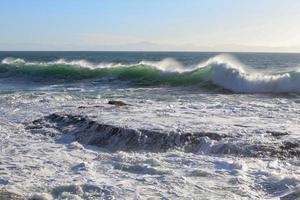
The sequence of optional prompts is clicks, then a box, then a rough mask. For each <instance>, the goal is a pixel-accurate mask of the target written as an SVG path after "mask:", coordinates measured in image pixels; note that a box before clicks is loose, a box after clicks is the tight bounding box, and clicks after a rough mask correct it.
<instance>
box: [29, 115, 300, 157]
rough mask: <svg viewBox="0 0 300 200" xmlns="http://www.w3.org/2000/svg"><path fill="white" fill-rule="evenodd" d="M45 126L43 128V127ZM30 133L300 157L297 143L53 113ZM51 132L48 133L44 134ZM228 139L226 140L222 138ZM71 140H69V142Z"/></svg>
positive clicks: (140, 146) (115, 144) (139, 146)
mask: <svg viewBox="0 0 300 200" xmlns="http://www.w3.org/2000/svg"><path fill="white" fill-rule="evenodd" d="M44 128H46V129H44ZM27 129H30V131H31V132H32V133H39V134H44V135H47V136H51V137H61V135H63V134H67V135H71V136H72V138H73V140H72V141H77V142H79V143H80V144H83V145H95V146H98V147H103V148H107V149H109V150H112V151H118V150H122V151H136V150H146V151H152V152H165V151H167V150H170V149H180V150H183V151H185V152H192V153H198V152H199V153H200V152H201V153H208V154H233V155H241V156H251V157H265V156H271V157H278V158H280V159H285V158H295V157H297V158H298V157H300V142H299V141H294V142H283V143H282V142H280V141H278V142H274V143H272V144H271V143H270V144H264V143H259V142H258V143H247V142H246V143H243V142H234V141H233V139H234V138H231V136H229V135H225V134H218V133H211V132H195V133H186V132H183V133H181V132H180V133H179V132H159V131H153V130H145V129H130V128H124V127H118V126H114V125H108V124H102V123H100V122H98V121H94V120H92V119H90V118H89V117H86V116H81V115H71V114H65V113H54V114H51V115H48V116H46V117H44V118H42V119H38V120H35V121H33V122H32V123H31V124H29V125H28V126H27ZM47 131H50V133H47ZM226 138H227V140H225V139H226ZM72 141H71V142H72Z"/></svg>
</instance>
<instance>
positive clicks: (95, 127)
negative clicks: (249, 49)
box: [0, 55, 300, 199]
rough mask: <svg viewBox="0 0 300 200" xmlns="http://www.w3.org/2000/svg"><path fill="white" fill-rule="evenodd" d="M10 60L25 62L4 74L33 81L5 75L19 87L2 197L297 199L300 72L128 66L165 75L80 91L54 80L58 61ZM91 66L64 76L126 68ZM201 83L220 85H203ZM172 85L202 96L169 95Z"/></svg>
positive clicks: (6, 100)
mask: <svg viewBox="0 0 300 200" xmlns="http://www.w3.org/2000/svg"><path fill="white" fill-rule="evenodd" d="M6 57H8V56H6ZM6 57H5V58H6ZM10 57H19V60H18V61H16V60H15V59H13V60H9V61H8V60H7V59H6V60H5V62H4V61H2V64H3V65H4V66H3V67H8V66H9V67H12V68H14V67H15V69H22V70H23V69H26V70H27V68H26V67H28V66H29V67H31V68H30V70H32V69H34V70H33V71H31V72H30V73H28V70H27V71H26V70H25V71H24V70H23V71H22V73H24V72H26V73H27V74H26V76H25V74H21V73H20V74H17V75H16V76H14V77H13V76H11V71H1V72H2V74H1V77H2V80H3V81H4V80H9V81H10V82H3V81H2V82H3V84H2V85H1V95H0V105H1V106H0V113H1V114H0V136H1V137H0V138H1V140H0V142H1V144H0V146H1V154H0V172H1V173H0V187H1V188H2V189H5V190H8V191H11V192H14V193H18V194H19V195H20V196H25V197H35V198H40V199H42V198H44V199H148V198H154V199H199V198H202V197H206V198H208V199H278V198H280V197H281V198H283V199H296V198H299V187H300V185H299V184H300V170H299V166H300V163H299V155H300V149H299V139H300V138H299V130H300V126H299V124H300V123H299V122H300V121H299V119H300V118H299V115H300V112H299V110H300V105H299V103H300V96H299V95H298V94H297V78H295V77H294V75H290V76H288V75H287V74H291V71H297V67H291V68H287V69H278V70H275V71H274V69H271V70H262V69H259V68H255V69H253V68H251V67H250V65H245V64H242V63H243V62H242V61H237V59H234V58H232V57H231V56H211V58H207V59H203V60H202V61H195V62H194V63H192V64H189V65H188V64H183V63H181V62H180V61H175V60H178V59H179V60H180V59H182V58H181V57H179V58H172V59H171V60H170V59H167V60H164V59H159V60H158V61H142V60H136V62H132V63H133V64H132V65H131V64H122V65H126V68H131V67H135V66H136V64H134V63H140V64H141V63H142V62H144V63H143V65H146V66H149V67H155V66H158V67H157V68H155V69H156V70H158V71H159V72H160V73H159V74H158V75H156V74H155V76H151V77H150V78H149V76H144V77H143V79H142V80H140V79H137V76H138V75H140V72H138V73H136V70H137V69H136V70H134V73H133V72H130V73H129V74H128V71H126V72H124V73H125V75H126V76H125V75H124V74H122V75H123V76H119V77H118V76H116V74H113V76H112V77H113V78H107V76H106V77H103V76H101V77H99V76H96V77H94V76H93V77H90V76H88V79H86V78H83V79H81V78H78V79H76V81H70V80H71V79H70V77H67V78H66V77H65V76H57V72H52V71H51V70H50V68H51V67H54V68H55V67H56V69H55V70H58V71H60V70H61V69H58V68H57V64H53V63H58V61H59V59H56V58H55V59H54V60H52V61H34V60H30V61H28V58H27V59H26V58H23V57H22V56H20V55H19V56H17V55H15V56H12V55H11V56H10ZM5 58H3V59H5ZM184 58H185V57H184ZM254 58H255V56H254ZM271 58H273V57H271ZM283 58H284V56H283ZM20 59H23V61H21V60H20ZM61 59H65V58H61ZM257 59H258V58H257ZM274 59H275V58H274ZM67 60H68V59H65V61H67ZM74 60H81V61H82V60H83V59H82V58H80V59H77V57H76V59H73V61H74ZM143 60H145V59H143ZM73 61H67V62H73ZM59 62H64V61H62V60H60V61H59ZM88 62H90V64H87V63H85V64H87V65H93V66H92V67H91V66H84V65H83V64H79V63H76V64H74V63H73V64H71V63H67V64H66V63H59V65H62V64H63V65H66V66H64V68H63V69H65V67H70V68H72V67H79V69H81V68H84V69H87V70H89V71H88V73H90V72H91V73H95V71H93V70H98V68H99V67H98V68H97V67H95V66H97V65H99V64H95V63H117V64H118V63H122V62H108V61H107V60H104V61H103V62H95V61H88ZM145 62H148V63H145ZM33 63H34V64H33ZM42 63H43V64H42ZM91 63H94V64H91ZM262 63H263V62H262ZM257 64H259V62H257ZM32 65H39V66H38V67H40V68H42V69H41V71H43V70H44V68H43V67H46V69H47V70H48V71H47V73H45V74H47V76H44V77H43V79H32V77H34V76H36V75H41V74H44V72H43V73H41V71H39V70H38V69H39V68H38V67H37V66H34V67H33V68H32ZM110 65H111V66H113V64H110ZM172 65H174V66H175V67H174V68H172V67H171V66H172ZM295 66H296V64H295ZM120 67H121V66H117V67H111V68H117V69H119V68H120ZM105 68H110V67H105ZM15 69H14V70H15ZM76 69H77V68H76ZM101 69H102V68H101ZM138 69H141V68H138ZM208 69H210V70H209V72H207V71H206V70H208ZM1 70H2V69H1ZM49 70H50V71H49ZM199 70H200V71H199ZM201 70H204V71H201ZM75 71H76V73H77V70H75ZM146 71H147V70H146ZM14 72H17V73H19V72H20V71H18V70H17V71H14ZM60 72H61V71H60ZM62 72H63V74H64V75H66V74H68V73H69V72H70V71H67V72H68V73H66V74H65V73H64V71H63V70H62ZM142 72H144V69H143V68H142ZM147 72H149V71H147ZM151 72H152V71H151ZM155 72H156V71H155ZM199 72H200V74H201V75H200V76H199V75H197V76H196V78H202V79H203V81H207V79H209V81H210V83H212V85H211V84H209V85H206V84H204V85H202V83H203V81H201V82H200V83H201V84H200V85H199V82H194V77H193V76H195V75H193V73H199ZM70 73H71V75H72V76H73V77H78V76H77V75H76V73H75V72H74V73H73V71H71V72H70ZM78 73H79V74H80V73H86V71H83V72H82V71H81V72H78ZM101 73H102V72H101ZM122 73H123V72H122ZM161 73H163V74H161ZM49 74H50V75H49ZM53 74H54V75H55V76H56V77H55V79H53V80H54V81H53V80H50V78H52V77H53ZM75 75H76V76H75ZM117 75H118V74H117ZM119 75H120V74H119ZM129 75H130V76H129ZM72 76H71V78H73V77H72ZM170 76H177V78H178V77H179V79H176V81H178V80H180V81H179V83H182V81H186V80H188V81H189V82H190V83H192V84H188V85H186V84H177V85H176V84H175V85H174V84H170V83H172V82H171V81H170V79H166V78H165V77H170ZM190 76H192V77H193V78H192V79H191V77H190ZM286 76H287V77H286ZM49 77H50V78H49ZM120 77H121V79H120ZM128 77H129V78H130V79H129V78H128ZM153 77H158V78H159V80H161V79H164V80H165V81H164V82H159V84H157V83H155V84H153V82H149V80H150V79H153ZM184 77H188V78H184ZM29 78H31V80H29ZM103 78H104V79H103ZM126 78H127V79H126ZM147 78H149V80H148V79H147ZM12 80H17V81H15V82H13V81H12ZM145 80H146V81H147V83H149V84H147V85H146V86H144V85H140V84H138V83H141V81H145ZM168 83H169V84H168ZM176 83H177V82H176ZM195 83H196V84H195ZM284 84H287V87H283V85H284ZM222 88H223V89H226V90H223V89H222ZM287 92H288V93H287ZM290 92H295V93H290ZM245 93H250V94H245ZM109 100H121V101H123V102H125V103H127V104H128V105H126V106H115V105H111V104H108V101H109Z"/></svg>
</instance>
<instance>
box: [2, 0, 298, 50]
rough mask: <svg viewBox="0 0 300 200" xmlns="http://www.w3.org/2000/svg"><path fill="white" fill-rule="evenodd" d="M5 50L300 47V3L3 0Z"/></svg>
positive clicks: (287, 0) (267, 0) (264, 0)
mask: <svg viewBox="0 0 300 200" xmlns="http://www.w3.org/2000/svg"><path fill="white" fill-rule="evenodd" d="M0 27H1V31H0V50H170V51H173V50H174V51H176V50H201V51H210V50H211V51H218V50H219V51H300V0H38V1H37V0H26V1H24V0H1V1H0Z"/></svg>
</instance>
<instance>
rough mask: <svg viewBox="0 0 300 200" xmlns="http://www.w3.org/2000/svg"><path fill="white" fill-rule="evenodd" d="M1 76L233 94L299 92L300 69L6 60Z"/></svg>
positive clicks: (217, 62)
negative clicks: (216, 90)
mask: <svg viewBox="0 0 300 200" xmlns="http://www.w3.org/2000/svg"><path fill="white" fill-rule="evenodd" d="M0 76H1V77H21V78H27V79H29V80H33V81H41V80H42V81H45V80H46V81H49V80H55V81H57V79H59V80H67V81H72V80H73V81H76V80H83V79H93V78H107V77H113V78H115V79H116V80H121V81H130V82H133V83H136V84H138V85H157V84H161V85H175V86H186V85H200V86H201V87H205V86H206V85H207V84H213V85H215V86H217V87H220V88H223V89H226V90H229V91H232V92H236V93H289V92H296V93H299V92H300V72H299V70H294V71H288V72H285V73H269V74H267V73H264V72H258V71H254V70H250V69H249V68H247V66H245V65H243V64H242V63H240V62H239V61H238V60H237V59H235V58H233V57H232V56H229V55H219V56H216V57H213V58H210V59H208V60H207V61H206V62H202V63H200V64H198V65H194V66H183V65H182V64H181V63H179V62H178V61H176V60H174V59H170V58H166V59H164V60H161V61H141V62H139V63H133V64H121V63H99V64H94V63H91V62H89V61H86V60H72V61H67V60H65V59H59V60H56V61H52V62H26V61H25V60H23V59H20V58H5V59H3V60H2V62H1V65H0Z"/></svg>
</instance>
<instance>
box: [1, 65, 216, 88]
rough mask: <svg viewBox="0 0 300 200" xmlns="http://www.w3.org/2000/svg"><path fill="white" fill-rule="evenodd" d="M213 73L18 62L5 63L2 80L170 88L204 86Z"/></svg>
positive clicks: (2, 69) (204, 69)
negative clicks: (98, 82) (103, 81)
mask: <svg viewBox="0 0 300 200" xmlns="http://www.w3.org/2000/svg"><path fill="white" fill-rule="evenodd" d="M209 73H210V70H209V68H203V69H198V70H195V71H191V72H185V73H177V72H172V73H171V72H170V73H167V72H163V71H160V70H158V69H156V68H154V67H151V66H147V65H135V66H127V67H124V66H122V67H111V68H97V69H90V68H83V67H79V66H74V65H65V64H51V65H34V64H26V65H25V64H22V63H19V64H18V63H16V64H14V65H7V64H1V65H0V77H1V78H21V79H25V80H28V81H33V82H42V83H43V82H44V83H47V82H50V83H51V82H59V83H64V82H76V81H81V80H87V79H101V78H114V79H116V80H120V81H129V82H132V83H134V84H137V85H145V86H147V85H149V86H150V85H170V86H184V85H194V84H201V83H203V82H204V81H205V77H208V76H209Z"/></svg>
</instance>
